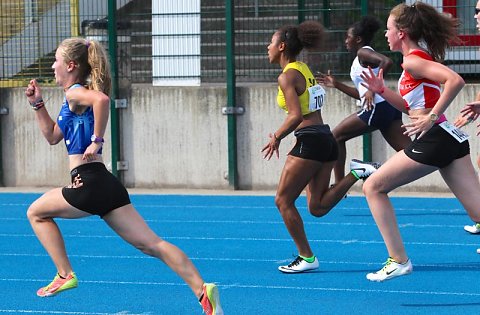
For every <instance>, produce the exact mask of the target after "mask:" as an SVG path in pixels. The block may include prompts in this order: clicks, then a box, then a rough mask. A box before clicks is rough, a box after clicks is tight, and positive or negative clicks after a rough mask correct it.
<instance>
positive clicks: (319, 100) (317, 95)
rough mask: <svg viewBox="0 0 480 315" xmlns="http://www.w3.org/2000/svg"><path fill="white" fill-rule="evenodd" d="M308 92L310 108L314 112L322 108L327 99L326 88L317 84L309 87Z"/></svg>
mask: <svg viewBox="0 0 480 315" xmlns="http://www.w3.org/2000/svg"><path fill="white" fill-rule="evenodd" d="M308 92H309V93H310V100H309V105H308V109H309V110H310V111H311V112H314V111H317V110H319V109H320V108H322V106H323V102H324V101H325V90H324V89H323V87H321V86H320V85H318V84H317V85H314V86H311V87H309V88H308Z"/></svg>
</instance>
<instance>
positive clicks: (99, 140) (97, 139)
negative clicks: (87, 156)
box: [90, 135, 104, 143]
mask: <svg viewBox="0 0 480 315" xmlns="http://www.w3.org/2000/svg"><path fill="white" fill-rule="evenodd" d="M90 140H91V141H92V142H95V143H99V142H102V143H103V142H104V140H103V138H100V137H97V136H96V135H92V137H91V138H90Z"/></svg>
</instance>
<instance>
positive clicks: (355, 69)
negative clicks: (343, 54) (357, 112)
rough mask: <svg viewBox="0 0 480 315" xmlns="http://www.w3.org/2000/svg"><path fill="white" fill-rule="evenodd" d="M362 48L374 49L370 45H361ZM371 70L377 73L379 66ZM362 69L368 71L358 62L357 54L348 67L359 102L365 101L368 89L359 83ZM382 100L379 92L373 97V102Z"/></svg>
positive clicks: (376, 102)
mask: <svg viewBox="0 0 480 315" xmlns="http://www.w3.org/2000/svg"><path fill="white" fill-rule="evenodd" d="M362 48H367V49H371V50H374V49H373V48H372V47H370V46H363V47H362ZM372 70H373V73H375V75H378V71H379V70H380V68H379V67H377V68H373V69H372ZM363 71H368V68H365V67H363V66H362V65H361V64H360V61H358V56H357V57H355V60H353V62H352V67H351V68H350V78H352V81H353V84H354V85H355V88H356V89H357V91H358V94H359V95H360V102H361V103H360V104H363V103H364V101H365V97H364V95H365V93H366V92H367V91H368V89H367V88H366V87H364V86H363V85H361V84H360V83H361V82H363V80H362V78H361V77H360V75H361V74H362V72H363ZM383 101H385V100H384V99H383V97H381V96H380V95H379V94H375V97H374V99H373V102H374V104H378V103H381V102H383Z"/></svg>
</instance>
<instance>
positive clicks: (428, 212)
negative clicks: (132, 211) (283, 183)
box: [0, 193, 480, 315]
mask: <svg viewBox="0 0 480 315" xmlns="http://www.w3.org/2000/svg"><path fill="white" fill-rule="evenodd" d="M37 197H38V194H20V193H2V194H0V209H1V211H0V290H1V292H2V293H1V299H0V314H25V313H26V314H86V315H93V314H201V308H200V306H199V305H198V303H197V301H196V299H195V297H194V296H193V294H192V293H191V291H190V289H189V288H188V287H187V286H186V285H185V284H184V283H183V281H182V280H181V279H180V278H178V277H177V276H176V275H175V274H174V273H173V272H172V271H171V270H170V269H169V268H167V267H166V266H165V265H163V264H162V263H161V262H159V261H157V260H155V259H153V258H150V257H147V256H144V255H143V254H142V253H140V252H138V251H137V250H135V249H134V248H132V247H131V246H129V245H128V244H126V243H125V242H123V241H122V240H121V239H120V238H119V237H118V236H117V235H116V234H114V233H113V232H112V231H111V230H110V229H109V228H108V227H107V225H106V224H105V223H104V222H103V221H102V220H101V219H99V218H98V217H91V218H86V219H80V220H58V222H59V225H60V228H61V230H62V232H63V234H64V236H65V241H66V245H67V250H68V253H69V255H70V258H71V262H72V264H73V266H74V269H75V272H76V273H77V276H78V278H79V281H80V282H79V287H78V288H77V289H75V290H70V291H66V292H64V293H61V294H59V295H58V296H56V297H54V298H45V299H42V298H38V297H37V296H36V295H35V292H36V290H37V289H38V288H39V287H41V286H43V285H46V284H48V283H49V282H50V281H51V279H52V278H53V276H54V274H55V269H54V266H53V264H52V262H51V261H50V258H49V257H48V256H47V255H46V253H45V251H44V249H43V248H42V247H41V245H40V244H39V242H38V241H37V239H36V237H35V235H34V234H33V232H32V230H31V228H30V225H29V223H28V221H27V219H26V217H25V212H26V210H27V208H28V205H29V204H30V203H31V202H32V201H33V200H34V199H35V198H37ZM132 202H133V204H134V205H135V207H136V208H137V209H138V211H139V212H140V213H141V214H142V215H143V216H144V218H145V219H146V221H147V222H148V224H149V225H150V226H151V227H152V228H153V230H154V231H156V232H157V233H158V234H159V236H161V237H162V238H164V239H166V240H168V241H170V242H172V243H174V244H176V245H177V246H179V247H180V248H181V249H183V250H184V251H185V252H186V253H187V255H188V256H189V257H190V258H191V259H192V261H193V262H194V264H195V265H196V266H197V268H198V269H199V270H200V272H201V274H202V276H203V277H204V278H205V280H206V281H209V282H216V283H217V284H218V286H219V289H220V295H221V300H222V305H223V308H224V310H225V314H227V315H233V314H274V315H276V314H298V313H300V314H348V313H355V314H396V315H397V314H480V285H479V284H478V283H479V279H480V272H479V271H480V255H479V254H477V253H476V248H478V247H480V246H479V245H480V236H475V235H469V234H468V233H466V232H464V231H463V225H465V224H471V222H470V220H469V218H468V216H467V215H466V213H465V211H464V210H463V208H462V206H461V205H460V204H459V202H458V201H457V200H456V199H449V198H404V197H402V198H400V197H398V198H393V203H394V205H395V208H396V211H397V216H398V221H399V224H400V226H401V232H402V236H403V239H404V241H405V244H406V248H407V252H408V254H409V256H410V258H411V259H412V262H413V264H414V272H413V273H412V274H411V275H408V276H405V277H401V278H397V279H394V280H391V281H387V282H384V283H372V282H369V281H368V280H366V279H365V274H366V273H367V272H370V271H374V270H377V269H379V268H381V266H382V262H383V261H385V260H386V258H387V253H386V249H385V246H384V245H383V241H382V239H381V236H380V234H379V232H378V230H377V227H376V225H375V223H374V222H373V219H372V217H371V215H370V211H369V209H368V206H367V203H366V201H365V198H363V197H348V198H347V199H344V200H342V201H341V202H340V204H339V205H337V207H336V208H335V209H334V210H333V211H332V212H331V213H330V214H329V215H327V216H326V217H324V218H314V217H312V216H310V215H309V214H308V212H307V209H306V206H305V198H301V199H300V200H299V201H298V203H297V205H298V207H299V210H300V212H301V213H302V216H303V218H304V221H305V228H306V230H307V234H308V238H309V239H310V241H311V245H312V247H313V250H314V251H315V253H316V255H317V256H318V257H319V260H320V271H318V272H315V273H308V274H295V275H286V274H282V273H280V272H278V271H277V266H278V265H280V264H284V263H287V262H289V261H291V260H292V259H293V258H294V257H293V256H294V255H295V254H296V250H295V246H294V244H293V242H292V241H291V239H290V237H289V235H288V233H287V231H286V229H285V227H284V225H283V221H282V220H281V217H280V215H279V214H278V211H277V210H276V208H275V206H274V202H273V197H272V196H198V195H195V196H193V195H187V196H185V195H132Z"/></svg>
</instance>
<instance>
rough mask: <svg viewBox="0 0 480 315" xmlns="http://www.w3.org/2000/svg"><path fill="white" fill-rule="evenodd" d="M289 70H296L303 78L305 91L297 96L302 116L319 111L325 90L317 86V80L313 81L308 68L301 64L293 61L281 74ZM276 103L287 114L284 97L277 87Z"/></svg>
mask: <svg viewBox="0 0 480 315" xmlns="http://www.w3.org/2000/svg"><path fill="white" fill-rule="evenodd" d="M289 69H295V70H297V71H298V72H300V73H301V74H302V75H303V77H304V78H305V82H306V85H305V91H304V92H303V93H302V94H301V95H299V96H298V99H299V101H300V108H301V110H302V115H303V116H305V115H307V114H310V113H313V112H315V111H317V110H320V108H321V107H322V106H323V102H324V98H325V90H324V89H323V88H322V87H321V86H320V85H318V84H317V80H315V77H314V76H313V74H312V72H311V71H310V68H308V66H307V65H306V64H305V63H303V62H300V61H294V62H290V63H289V64H287V65H286V66H285V68H284V69H283V71H282V73H284V72H286V71H287V70H289ZM277 103H278V106H279V107H280V108H281V109H283V110H284V111H285V112H286V113H288V107H287V103H286V101H285V95H283V91H282V89H281V88H280V87H278V93H277Z"/></svg>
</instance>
